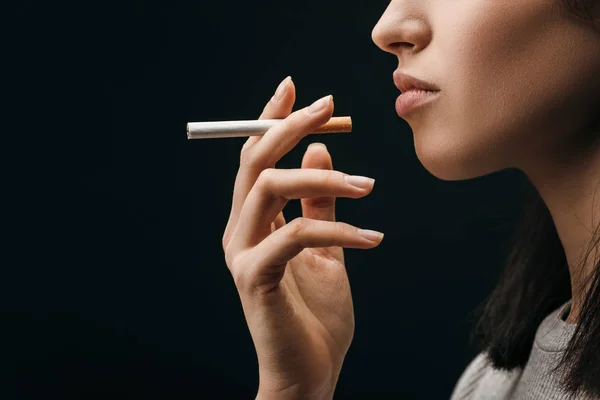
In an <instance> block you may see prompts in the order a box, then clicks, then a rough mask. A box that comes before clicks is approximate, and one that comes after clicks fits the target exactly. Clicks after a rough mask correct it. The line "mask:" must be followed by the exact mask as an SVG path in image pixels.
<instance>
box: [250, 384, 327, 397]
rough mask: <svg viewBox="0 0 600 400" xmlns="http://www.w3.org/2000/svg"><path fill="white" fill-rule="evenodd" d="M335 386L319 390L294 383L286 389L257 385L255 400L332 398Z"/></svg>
mask: <svg viewBox="0 0 600 400" xmlns="http://www.w3.org/2000/svg"><path fill="white" fill-rule="evenodd" d="M334 391H335V386H334V387H332V388H330V389H329V388H327V389H321V390H309V389H307V388H301V387H300V386H297V385H294V386H290V387H288V388H286V389H283V390H281V389H277V390H273V389H269V388H268V387H266V386H264V385H259V387H258V393H257V394H256V399H255V400H332V399H333V392H334Z"/></svg>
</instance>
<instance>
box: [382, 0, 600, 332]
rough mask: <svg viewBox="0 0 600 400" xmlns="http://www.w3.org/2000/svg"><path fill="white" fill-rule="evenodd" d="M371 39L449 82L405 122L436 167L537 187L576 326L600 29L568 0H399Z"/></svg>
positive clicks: (407, 67)
mask: <svg viewBox="0 0 600 400" xmlns="http://www.w3.org/2000/svg"><path fill="white" fill-rule="evenodd" d="M475 33H476V34H475ZM372 39H373V41H374V43H375V44H376V45H377V46H378V47H379V48H381V49H382V50H383V51H385V52H388V53H391V54H394V55H395V56H397V57H398V69H399V70H401V71H403V72H404V73H407V74H409V75H413V76H415V77H417V78H419V79H422V80H425V81H428V82H431V83H434V84H436V85H437V86H438V87H439V88H440V89H441V91H440V93H439V98H438V99H437V100H436V101H434V102H432V103H429V104H427V105H426V106H425V107H423V108H420V109H417V110H415V112H413V113H410V114H409V115H407V116H406V117H405V118H404V119H405V120H406V121H407V122H408V123H409V125H410V126H411V128H412V130H413V134H414V143H415V150H416V153H417V156H418V158H419V160H420V161H421V163H422V164H423V166H424V167H425V168H426V169H427V170H428V171H429V172H431V173H432V174H433V175H435V176H436V177H438V178H440V179H443V180H462V179H471V178H475V177H479V176H483V175H487V174H490V173H493V172H496V171H500V170H502V169H505V168H518V169H520V170H521V171H523V172H524V173H525V174H526V176H527V177H528V178H529V180H530V181H531V182H532V184H533V185H534V186H535V187H536V189H537V190H538V193H539V194H540V195H541V197H542V199H543V200H544V202H545V203H546V205H547V206H548V209H549V210H550V213H551V215H552V217H553V220H554V222H555V225H556V227H557V231H558V234H559V237H560V239H561V242H562V244H563V247H564V249H565V252H566V256H567V260H568V264H569V269H570V273H571V281H572V290H573V302H572V310H571V314H570V315H569V319H568V320H569V321H570V322H576V321H577V317H578V315H579V310H580V308H581V303H582V300H583V295H584V294H585V291H586V290H587V286H586V285H585V278H586V277H587V276H589V274H590V272H591V271H592V269H593V267H594V265H595V261H596V260H594V259H593V258H590V259H589V260H588V261H587V262H585V263H583V265H579V263H580V257H581V253H582V252H583V250H584V249H585V246H586V245H587V244H588V242H589V240H590V238H591V233H592V232H593V230H594V229H595V226H596V225H597V224H598V222H599V218H598V214H599V211H600V209H599V207H598V204H597V203H598V201H597V200H596V201H595V202H594V201H593V197H594V190H595V189H596V186H597V185H598V183H599V182H600V181H599V180H600V148H599V147H598V146H597V145H595V144H593V143H591V142H590V141H584V140H582V139H581V138H582V137H583V136H582V135H581V134H580V132H582V130H583V128H584V127H585V126H587V124H589V123H590V122H591V121H592V120H593V117H595V116H596V115H598V114H599V111H600V106H598V104H599V103H600V79H599V78H598V77H599V76H600V27H598V26H594V24H593V23H592V22H590V21H583V20H580V19H577V18H576V17H574V16H573V15H572V14H571V13H569V12H568V10H567V9H566V8H565V7H564V5H563V4H562V3H561V2H560V1H558V0H556V1H548V0H508V1H497V0H459V1H451V2H450V1H443V0H426V1H425V0H394V1H391V2H390V4H389V6H388V8H387V9H386V10H385V12H384V14H383V16H382V17H381V18H380V20H379V21H378V23H377V24H376V25H375V27H374V29H373V31H372ZM596 132H597V133H596V134H595V135H591V136H596V137H598V136H600V130H597V131H596ZM592 214H593V215H594V217H592ZM592 254H593V253H592Z"/></svg>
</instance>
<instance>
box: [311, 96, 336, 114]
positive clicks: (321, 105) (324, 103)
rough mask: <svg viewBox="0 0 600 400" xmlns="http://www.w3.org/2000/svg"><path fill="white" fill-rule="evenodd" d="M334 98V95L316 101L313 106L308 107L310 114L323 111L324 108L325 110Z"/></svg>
mask: <svg viewBox="0 0 600 400" xmlns="http://www.w3.org/2000/svg"><path fill="white" fill-rule="evenodd" d="M332 97H333V96H332V95H329V96H325V97H322V98H320V99H319V100H317V101H315V102H314V103H312V105H311V106H310V107H308V112H310V113H316V112H318V111H321V110H322V109H323V108H325V106H327V105H328V104H329V102H330V101H331V98H332Z"/></svg>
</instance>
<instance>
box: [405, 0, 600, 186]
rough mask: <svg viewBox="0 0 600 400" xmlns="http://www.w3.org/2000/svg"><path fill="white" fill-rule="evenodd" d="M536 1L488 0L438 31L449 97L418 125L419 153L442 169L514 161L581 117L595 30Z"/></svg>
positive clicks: (458, 172)
mask: <svg viewBox="0 0 600 400" xmlns="http://www.w3.org/2000/svg"><path fill="white" fill-rule="evenodd" d="M528 2H529V3H528V4H529V6H528V7H516V8H515V7H513V9H510V8H507V7H505V6H502V5H500V6H496V5H491V4H492V3H489V2H487V1H484V2H483V4H484V5H483V6H482V5H480V7H479V8H475V7H474V6H473V7H474V8H473V9H472V10H477V11H471V12H470V14H469V12H467V10H464V11H463V14H462V15H463V17H460V18H461V19H462V20H461V21H458V22H457V21H454V22H453V24H448V25H447V27H448V28H447V30H445V31H444V32H443V33H442V32H440V33H439V34H438V36H437V37H438V38H439V40H438V41H437V42H436V44H435V47H434V49H436V51H437V52H438V53H437V54H438V57H440V59H441V60H444V63H443V71H445V72H444V87H443V88H442V90H443V91H444V96H443V98H440V100H442V101H440V102H439V104H437V105H436V106H437V107H436V108H435V109H434V110H432V111H431V115H430V118H428V119H426V120H422V121H420V124H419V126H418V127H417V129H418V130H419V132H417V129H415V148H416V151H417V155H418V156H419V159H420V160H421V162H422V163H423V164H424V166H425V167H426V168H427V169H429V170H430V171H431V172H432V173H434V175H436V176H438V177H440V178H442V179H448V180H454V179H468V178H470V177H475V176H480V175H485V174H487V173H490V172H493V171H495V170H499V169H502V168H506V167H513V166H516V165H517V164H518V162H519V161H518V160H519V159H520V158H521V157H528V156H529V155H530V154H531V152H532V151H534V149H540V148H541V147H540V146H544V145H547V143H549V142H552V141H554V140H556V138H557V137H560V136H564V134H565V132H566V131H567V130H568V129H569V127H570V128H571V129H572V127H573V125H576V124H577V123H579V120H580V119H581V114H582V109H583V110H585V104H582V102H581V101H580V99H582V98H584V97H585V96H583V95H582V93H583V92H584V91H586V90H587V91H588V92H592V91H590V89H589V86H590V85H589V82H591V81H593V82H598V78H596V77H597V76H598V72H599V71H598V67H597V65H598V64H599V63H594V62H593V60H594V59H595V60H600V54H599V53H600V51H598V50H597V48H598V46H597V45H595V46H594V45H587V47H589V48H587V47H586V45H584V46H583V48H582V45H581V43H577V42H579V41H581V40H585V39H587V43H594V42H593V41H590V39H593V38H591V37H590V35H589V32H585V31H580V30H578V28H577V27H576V26H575V25H574V24H573V23H572V22H568V21H566V19H565V18H564V17H563V16H562V14H561V13H560V12H559V11H557V9H555V8H552V7H550V6H548V5H547V3H546V4H542V3H541V2H539V1H538V2H537V4H536V1H535V0H534V1H532V0H528ZM488 3H489V5H488ZM512 3H513V6H514V3H517V2H516V1H513V2H512ZM519 3H522V2H519ZM480 4H481V3H480ZM496 4H498V3H496ZM514 9H516V11H514ZM459 15H461V14H460V13H459ZM474 32H477V34H475V33H474ZM586 35H587V37H586ZM597 40H598V39H597V38H596V42H595V43H597ZM432 44H433V43H432ZM595 49H596V50H595ZM432 51H433V50H432ZM590 53H591V58H590ZM586 81H587V82H588V84H587V87H586V85H585V84H582V82H586ZM598 86H600V85H596V88H598ZM594 90H596V89H594ZM596 93H598V92H596ZM596 98H598V96H597V95H596ZM587 108H588V109H589V108H590V106H589V105H587Z"/></svg>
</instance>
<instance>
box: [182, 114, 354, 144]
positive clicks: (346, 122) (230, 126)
mask: <svg viewBox="0 0 600 400" xmlns="http://www.w3.org/2000/svg"><path fill="white" fill-rule="evenodd" d="M281 121H283V119H257V120H250V121H214V122H188V124H187V137H188V139H214V138H233V137H244V136H262V135H264V134H265V133H266V132H267V131H268V130H269V129H271V128H272V127H273V126H275V125H277V124H278V123H279V122H281ZM343 132H352V119H351V118H350V117H332V118H331V119H330V120H329V121H328V122H327V123H326V124H324V125H321V126H320V127H318V128H317V129H316V130H314V131H313V132H310V133H311V134H312V133H343Z"/></svg>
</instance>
